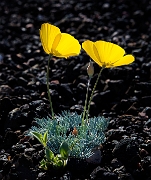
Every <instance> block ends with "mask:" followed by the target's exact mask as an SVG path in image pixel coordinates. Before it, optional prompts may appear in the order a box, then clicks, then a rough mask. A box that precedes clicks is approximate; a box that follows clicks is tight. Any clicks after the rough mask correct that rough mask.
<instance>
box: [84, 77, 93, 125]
mask: <svg viewBox="0 0 151 180" xmlns="http://www.w3.org/2000/svg"><path fill="white" fill-rule="evenodd" d="M90 80H91V78H89V79H88V84H87V92H86V98H85V105H84V111H83V116H82V125H83V124H84V118H85V114H86V108H87V103H88V94H89V87H90Z"/></svg>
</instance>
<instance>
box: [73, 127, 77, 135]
mask: <svg viewBox="0 0 151 180" xmlns="http://www.w3.org/2000/svg"><path fill="white" fill-rule="evenodd" d="M72 134H73V135H75V136H76V135H77V134H78V130H77V129H76V127H74V129H73V131H72Z"/></svg>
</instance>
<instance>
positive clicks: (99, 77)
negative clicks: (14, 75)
mask: <svg viewBox="0 0 151 180" xmlns="http://www.w3.org/2000/svg"><path fill="white" fill-rule="evenodd" d="M103 69H104V68H103V67H102V68H101V70H100V72H99V74H98V77H97V80H96V82H95V84H94V87H93V90H92V93H91V96H90V99H89V103H88V109H87V114H86V121H88V115H89V111H90V104H91V101H92V98H93V94H94V91H95V89H96V86H97V84H98V81H99V78H100V76H101V73H102V71H103Z"/></svg>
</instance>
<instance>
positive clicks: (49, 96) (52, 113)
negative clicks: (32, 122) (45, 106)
mask: <svg viewBox="0 0 151 180" xmlns="http://www.w3.org/2000/svg"><path fill="white" fill-rule="evenodd" d="M50 59H51V55H49V59H48V66H47V92H48V98H49V103H50V109H51V115H52V118H53V119H54V118H55V116H54V112H53V107H52V101H51V95H50V91H49V65H50Z"/></svg>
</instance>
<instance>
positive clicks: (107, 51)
mask: <svg viewBox="0 0 151 180" xmlns="http://www.w3.org/2000/svg"><path fill="white" fill-rule="evenodd" d="M82 48H83V49H84V50H85V51H86V53H87V54H88V55H89V56H90V57H91V58H92V59H93V60H94V61H95V62H96V63H97V64H98V65H99V66H101V67H104V68H111V67H116V66H122V65H127V64H130V63H132V62H133V61H134V56H132V55H130V54H128V55H125V50H124V49H123V48H121V47H120V46H118V45H116V44H113V43H111V42H106V41H96V42H92V41H90V40H87V41H85V42H83V43H82Z"/></svg>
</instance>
